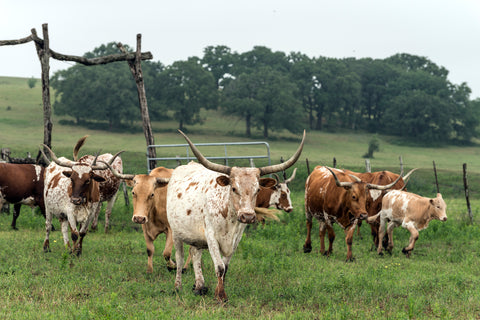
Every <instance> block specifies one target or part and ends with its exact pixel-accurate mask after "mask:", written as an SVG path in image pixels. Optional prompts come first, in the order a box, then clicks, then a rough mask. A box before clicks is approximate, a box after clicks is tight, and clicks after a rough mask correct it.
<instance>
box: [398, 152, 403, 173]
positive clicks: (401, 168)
mask: <svg viewBox="0 0 480 320" xmlns="http://www.w3.org/2000/svg"><path fill="white" fill-rule="evenodd" d="M398 160H399V161H400V172H403V159H402V156H399V157H398Z"/></svg>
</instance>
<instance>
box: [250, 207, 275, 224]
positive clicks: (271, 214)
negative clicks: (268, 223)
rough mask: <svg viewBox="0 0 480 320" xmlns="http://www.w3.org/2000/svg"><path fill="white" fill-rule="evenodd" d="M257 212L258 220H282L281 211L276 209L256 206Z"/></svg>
mask: <svg viewBox="0 0 480 320" xmlns="http://www.w3.org/2000/svg"><path fill="white" fill-rule="evenodd" d="M255 213H256V214H257V219H258V220H260V219H263V220H265V219H272V220H276V221H280V219H279V218H278V213H279V211H278V210H276V209H267V208H260V207H255Z"/></svg>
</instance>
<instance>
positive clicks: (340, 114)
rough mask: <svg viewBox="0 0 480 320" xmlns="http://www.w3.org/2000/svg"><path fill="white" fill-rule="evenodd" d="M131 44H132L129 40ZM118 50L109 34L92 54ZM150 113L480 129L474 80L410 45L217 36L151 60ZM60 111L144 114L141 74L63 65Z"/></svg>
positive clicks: (410, 129)
mask: <svg viewBox="0 0 480 320" xmlns="http://www.w3.org/2000/svg"><path fill="white" fill-rule="evenodd" d="M126 48H127V50H130V51H131V49H130V48H128V46H126ZM114 53H118V49H117V47H116V44H115V43H113V42H112V43H108V44H106V45H101V46H100V47H98V48H95V49H94V50H93V51H91V52H87V53H85V55H84V56H85V57H86V58H94V57H101V56H104V55H108V54H114ZM142 68H143V75H144V79H145V86H146V91H147V99H148V104H149V111H150V117H151V119H152V120H158V121H161V120H165V119H167V118H168V119H172V118H173V119H174V120H175V121H176V122H178V127H179V129H181V130H185V129H186V126H188V125H193V124H198V123H202V122H203V121H204V120H205V119H203V118H202V117H201V114H200V110H201V109H202V108H203V109H214V110H218V111H219V112H222V113H224V114H227V115H231V116H234V117H238V118H239V119H241V120H242V121H243V122H244V124H245V136H246V137H250V136H251V134H252V129H254V128H255V129H259V130H262V131H263V136H264V137H265V138H268V136H269V134H270V133H271V132H275V131H279V130H284V129H286V130H289V131H291V132H293V133H299V132H300V131H301V130H302V129H303V128H305V127H308V128H310V130H338V129H352V130H364V131H367V132H372V133H379V134H389V135H395V136H400V137H405V138H407V139H413V140H415V141H422V142H427V143H428V142H438V141H445V142H459V141H461V142H468V141H470V140H471V139H472V138H474V137H477V136H478V133H477V127H478V125H479V120H480V112H479V111H480V99H476V100H470V94H471V89H470V88H469V87H468V86H467V84H466V83H462V84H460V85H457V84H453V83H451V82H450V81H449V80H448V70H447V69H445V68H444V67H441V66H438V65H436V64H435V63H434V62H432V61H430V60H429V59H428V58H426V57H420V56H415V55H410V54H406V53H401V54H396V55H393V56H391V57H388V58H386V59H371V58H362V59H355V58H343V59H337V58H328V57H322V56H320V57H309V56H307V55H305V54H302V53H300V52H291V53H289V54H286V53H284V52H281V51H275V52H274V51H272V50H271V49H269V48H267V47H264V46H255V47H254V48H253V49H252V50H250V51H247V52H243V53H237V52H232V50H231V49H230V48H229V47H227V46H209V47H206V48H205V49H204V52H203V57H201V58H200V57H190V58H188V59H187V60H186V61H175V62H174V63H172V64H171V65H169V66H165V65H163V64H162V63H161V62H152V61H146V62H144V63H143V64H142ZM51 85H52V87H53V88H54V89H55V102H54V105H53V108H54V113H55V114H57V115H69V116H72V117H73V118H74V119H75V121H76V122H77V123H79V124H81V123H85V122H88V121H93V120H94V121H104V122H106V123H108V128H109V129H112V128H115V127H121V126H124V125H125V124H129V123H131V124H133V122H134V121H136V120H138V119H139V118H140V114H139V112H138V97H137V94H136V90H135V84H134V83H133V82H132V81H131V75H130V73H129V70H128V66H127V65H126V64H125V63H112V64H108V65H101V66H96V67H87V66H84V65H80V64H76V65H74V66H72V67H70V68H68V69H65V70H60V71H57V72H55V73H54V75H53V76H52V79H51Z"/></svg>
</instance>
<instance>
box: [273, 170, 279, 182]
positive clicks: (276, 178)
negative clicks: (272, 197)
mask: <svg viewBox="0 0 480 320" xmlns="http://www.w3.org/2000/svg"><path fill="white" fill-rule="evenodd" d="M273 176H274V177H275V180H277V184H279V183H280V178H279V177H278V174H276V173H274V174H273Z"/></svg>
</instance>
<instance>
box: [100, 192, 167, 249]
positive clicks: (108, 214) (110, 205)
mask: <svg viewBox="0 0 480 320" xmlns="http://www.w3.org/2000/svg"><path fill="white" fill-rule="evenodd" d="M115 200H117V193H115V194H114V195H113V197H112V199H110V200H108V202H107V207H106V208H105V233H107V231H108V228H109V227H110V217H111V216H112V209H113V205H114V204H115ZM172 244H173V243H172Z"/></svg>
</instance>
